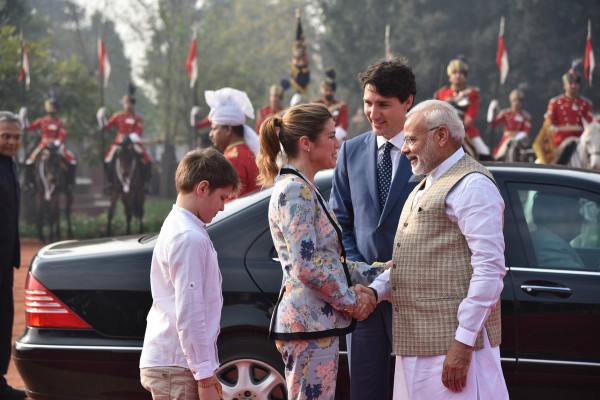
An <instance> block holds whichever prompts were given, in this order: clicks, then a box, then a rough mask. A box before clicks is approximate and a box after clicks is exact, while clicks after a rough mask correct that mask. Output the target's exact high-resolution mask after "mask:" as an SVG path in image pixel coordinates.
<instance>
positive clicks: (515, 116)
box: [487, 89, 532, 161]
mask: <svg viewBox="0 0 600 400" xmlns="http://www.w3.org/2000/svg"><path fill="white" fill-rule="evenodd" d="M524 98H525V95H524V94H523V92H522V91H521V90H519V89H514V90H513V91H512V92H510V95H509V96H508V99H509V101H510V108H505V109H503V110H501V111H500V112H499V113H497V114H496V111H497V108H498V101H497V100H492V102H491V103H490V107H489V108H488V115H487V121H488V123H489V124H490V126H491V127H496V126H498V125H504V133H503V134H502V138H501V139H500V142H499V143H498V144H497V145H496V147H495V148H494V153H493V154H494V159H495V160H505V161H508V157H507V156H508V154H507V153H508V151H507V150H508V149H509V147H511V146H512V145H518V146H519V147H520V148H521V149H524V150H526V151H530V152H531V151H532V150H531V148H530V143H531V142H530V140H529V133H530V132H531V115H530V114H529V113H528V112H527V111H525V110H523V99H524ZM511 161H519V160H511Z"/></svg>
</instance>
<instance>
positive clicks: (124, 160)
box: [106, 136, 146, 236]
mask: <svg viewBox="0 0 600 400" xmlns="http://www.w3.org/2000/svg"><path fill="white" fill-rule="evenodd" d="M117 146H118V148H117V150H116V151H115V154H114V157H113V160H112V162H111V166H110V168H112V174H111V175H112V180H111V182H110V183H111V198H110V206H109V209H108V224H107V226H106V235H107V236H110V235H111V225H112V219H113V217H114V212H115V207H116V205H117V201H118V200H119V197H120V198H121V202H122V203H123V207H124V209H125V220H126V222H127V234H128V235H129V234H131V218H132V217H135V218H136V219H137V220H138V221H139V228H140V229H139V232H140V233H142V232H143V231H144V224H143V218H144V201H145V200H146V194H145V192H144V167H145V166H144V165H143V164H142V157H141V155H140V154H139V152H138V151H137V150H136V148H135V143H134V142H133V141H132V140H131V138H130V137H129V136H126V137H125V138H124V139H123V141H122V142H121V143H120V144H118V145H117Z"/></svg>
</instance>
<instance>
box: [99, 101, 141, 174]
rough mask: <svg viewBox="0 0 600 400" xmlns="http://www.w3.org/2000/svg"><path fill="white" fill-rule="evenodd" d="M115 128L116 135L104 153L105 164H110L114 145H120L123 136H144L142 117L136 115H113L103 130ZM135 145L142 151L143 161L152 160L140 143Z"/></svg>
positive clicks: (120, 113) (122, 113) (121, 113)
mask: <svg viewBox="0 0 600 400" xmlns="http://www.w3.org/2000/svg"><path fill="white" fill-rule="evenodd" d="M115 127H116V128H117V135H116V136H115V140H114V141H113V142H112V144H111V145H110V147H109V148H108V151H107V152H106V156H105V157H104V161H105V162H110V160H111V159H112V156H113V153H114V151H115V144H119V143H121V142H122V141H123V138H124V137H125V136H127V135H129V134H130V133H137V134H138V135H139V136H140V137H142V135H143V134H144V123H143V120H142V117H140V116H139V115H137V114H127V113H124V112H119V113H116V114H113V116H112V117H110V119H109V120H108V123H107V124H106V126H104V129H105V130H107V129H111V128H115ZM136 145H138V146H140V148H141V149H142V152H143V155H144V161H145V162H151V161H152V159H151V158H150V155H149V154H148V152H147V151H146V148H145V147H144V145H143V144H142V143H136Z"/></svg>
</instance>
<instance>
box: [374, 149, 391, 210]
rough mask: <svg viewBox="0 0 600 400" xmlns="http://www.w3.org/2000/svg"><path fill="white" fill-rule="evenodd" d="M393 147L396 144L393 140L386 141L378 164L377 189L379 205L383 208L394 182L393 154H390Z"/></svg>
mask: <svg viewBox="0 0 600 400" xmlns="http://www.w3.org/2000/svg"><path fill="white" fill-rule="evenodd" d="M392 147H394V145H393V144H392V143H391V142H386V144H385V148H384V149H383V156H382V157H381V160H380V161H379V164H377V189H378V190H379V205H380V206H381V209H382V210H383V207H384V206H385V202H386V200H387V197H388V193H389V192H390V185H391V183H392V156H391V155H390V152H391V150H392Z"/></svg>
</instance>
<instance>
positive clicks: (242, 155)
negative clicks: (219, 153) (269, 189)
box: [224, 141, 258, 197]
mask: <svg viewBox="0 0 600 400" xmlns="http://www.w3.org/2000/svg"><path fill="white" fill-rule="evenodd" d="M224 156H225V158H226V159H228V160H229V162H230V163H231V164H232V165H233V168H234V169H235V170H236V172H237V173H238V175H239V176H240V184H241V189H240V194H239V197H241V196H244V195H246V194H248V193H252V192H254V191H256V190H258V185H257V183H256V178H257V177H258V167H257V166H256V160H255V159H254V153H252V150H250V148H249V147H248V145H247V144H246V143H245V142H243V141H241V142H235V143H232V144H230V145H229V146H227V148H226V149H225V152H224Z"/></svg>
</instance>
